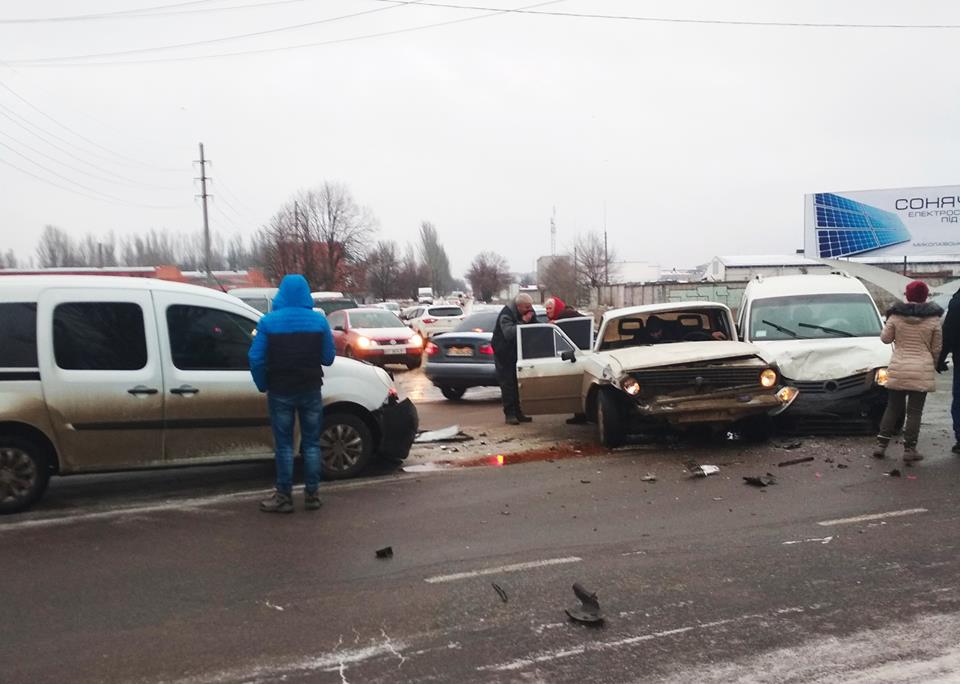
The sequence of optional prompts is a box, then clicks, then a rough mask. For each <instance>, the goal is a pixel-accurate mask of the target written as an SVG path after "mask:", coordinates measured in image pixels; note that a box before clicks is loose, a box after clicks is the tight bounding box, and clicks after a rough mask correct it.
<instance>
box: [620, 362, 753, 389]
mask: <svg viewBox="0 0 960 684" xmlns="http://www.w3.org/2000/svg"><path fill="white" fill-rule="evenodd" d="M763 369H764V367H762V366H741V367H737V366H715V367H712V368H675V369H662V368H658V369H653V370H642V371H634V372H633V373H631V375H632V376H633V377H634V378H635V379H636V381H637V382H638V383H640V392H641V393H642V394H647V393H648V391H649V392H656V393H672V392H675V391H678V390H687V391H692V392H696V391H698V390H700V391H715V390H718V389H723V388H726V387H740V386H744V385H756V386H757V387H759V385H760V372H761V371H763Z"/></svg>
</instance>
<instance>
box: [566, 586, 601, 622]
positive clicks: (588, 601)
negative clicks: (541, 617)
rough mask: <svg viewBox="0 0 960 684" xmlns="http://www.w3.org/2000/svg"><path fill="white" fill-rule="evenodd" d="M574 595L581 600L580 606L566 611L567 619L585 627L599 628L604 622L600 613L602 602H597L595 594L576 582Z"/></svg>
mask: <svg viewBox="0 0 960 684" xmlns="http://www.w3.org/2000/svg"><path fill="white" fill-rule="evenodd" d="M573 593H574V594H575V595H576V597H577V598H578V599H580V605H579V606H577V607H575V608H567V609H565V611H564V612H565V613H566V614H567V617H569V618H570V619H571V620H573V621H574V622H579V623H581V624H585V625H592V626H597V627H599V626H600V625H602V624H603V622H604V617H603V614H602V613H601V612H600V601H598V600H597V594H596V593H595V592H591V591H588V590H587V589H586V588H584V586H583V585H582V584H580V583H579V582H575V583H574V585H573Z"/></svg>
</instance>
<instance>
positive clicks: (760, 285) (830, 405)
mask: <svg viewBox="0 0 960 684" xmlns="http://www.w3.org/2000/svg"><path fill="white" fill-rule="evenodd" d="M739 317H740V332H741V333H742V336H743V339H744V340H747V341H749V342H752V343H753V344H755V345H757V346H758V347H760V348H761V349H763V350H764V351H765V352H766V353H768V354H770V355H771V357H772V358H773V359H774V360H775V361H776V362H777V365H778V366H779V367H780V371H781V372H782V373H783V375H784V377H785V378H786V380H787V382H788V383H790V384H791V385H793V386H794V387H797V388H798V389H799V390H800V392H801V395H800V397H799V398H798V399H797V400H796V401H795V402H794V403H793V405H792V406H791V407H790V410H789V411H785V412H784V413H783V415H781V416H780V417H779V418H778V422H780V423H782V424H783V426H784V427H785V428H787V429H791V428H792V429H803V430H805V431H814V432H837V431H838V430H842V431H844V432H849V431H856V432H875V431H876V429H877V426H878V424H879V421H880V417H881V416H882V415H883V410H884V408H885V406H886V402H887V392H886V389H885V388H884V385H886V382H887V365H888V364H889V363H890V353H891V349H890V345H887V344H884V343H883V342H882V341H881V340H880V331H881V329H882V328H883V325H882V323H881V320H880V312H879V311H878V310H877V305H876V304H875V303H874V301H873V298H872V297H871V296H870V293H869V292H868V291H867V289H866V287H864V285H863V284H862V283H861V282H860V281H859V280H857V279H856V278H853V277H851V276H848V275H845V274H839V273H834V274H829V275H812V274H811V275H793V276H776V277H772V278H757V279H755V280H752V281H751V282H750V283H749V284H748V285H747V289H746V291H745V292H744V296H743V303H742V304H741V306H740V314H739Z"/></svg>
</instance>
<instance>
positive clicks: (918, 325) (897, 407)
mask: <svg viewBox="0 0 960 684" xmlns="http://www.w3.org/2000/svg"><path fill="white" fill-rule="evenodd" d="M929 293H930V290H929V288H928V287H927V284H926V283H924V282H923V281H921V280H914V281H913V282H911V283H910V284H908V285H907V287H906V291H905V292H904V295H905V296H906V299H907V301H906V302H899V303H897V304H894V305H893V306H892V307H891V308H890V310H889V311H888V312H887V322H886V324H885V325H884V326H883V332H882V333H880V339H881V340H883V341H884V343H886V344H893V356H892V358H891V359H890V366H889V367H888V368H887V373H888V380H887V409H886V411H884V413H883V419H882V420H881V421H880V434H878V435H877V448H876V449H875V450H874V452H873V455H874V456H876V457H877V458H883V457H884V456H885V455H886V451H887V446H888V445H889V444H890V438H891V437H892V436H893V432H894V429H895V427H896V425H897V424H898V423H899V422H900V421H901V420H902V419H903V416H904V412H906V417H907V421H906V424H905V425H904V428H903V461H904V463H908V464H909V463H912V462H914V461H919V460H921V459H922V458H923V456H921V455H920V454H919V453H918V452H917V437H918V436H919V434H920V416H921V415H922V414H923V404H924V402H925V401H926V399H927V392H933V391H935V390H936V373H935V370H936V367H937V359H938V358H939V355H940V348H941V346H942V345H943V337H942V333H941V330H940V316H942V315H943V309H941V308H940V307H939V306H938V305H937V304H935V303H933V302H928V301H927V295H928V294H929Z"/></svg>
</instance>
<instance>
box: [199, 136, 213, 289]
mask: <svg viewBox="0 0 960 684" xmlns="http://www.w3.org/2000/svg"><path fill="white" fill-rule="evenodd" d="M198 163H199V164H200V178H199V179H197V180H199V181H200V195H199V197H200V199H202V200H203V265H204V267H205V268H206V269H207V280H208V281H209V280H212V279H213V272H212V271H211V270H210V220H209V218H208V217H207V198H208V197H209V196H210V195H208V194H207V181H208V180H210V178H209V177H208V176H207V164H208V163H209V162H208V161H207V159H206V158H205V157H204V156H203V143H200V160H199V162H198Z"/></svg>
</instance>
